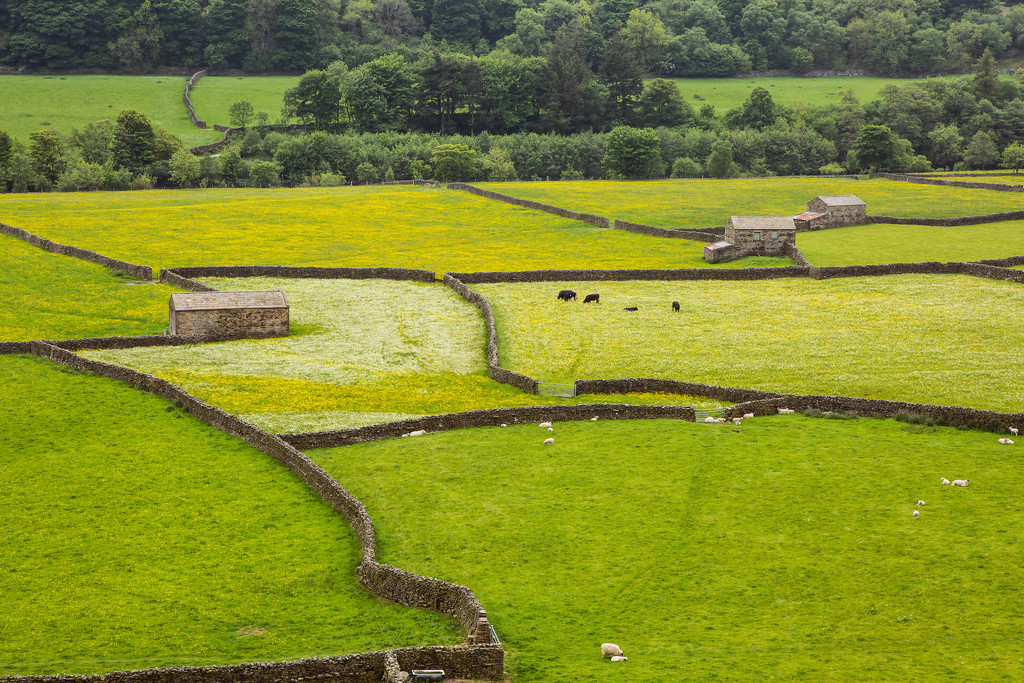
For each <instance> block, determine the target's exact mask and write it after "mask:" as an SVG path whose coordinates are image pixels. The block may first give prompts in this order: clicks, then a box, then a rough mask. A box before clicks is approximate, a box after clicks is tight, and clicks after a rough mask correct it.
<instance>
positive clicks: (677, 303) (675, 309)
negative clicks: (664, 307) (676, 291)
mask: <svg viewBox="0 0 1024 683" xmlns="http://www.w3.org/2000/svg"><path fill="white" fill-rule="evenodd" d="M672 310H673V311H675V312H676V313H678V312H679V302H678V301H673V302H672Z"/></svg>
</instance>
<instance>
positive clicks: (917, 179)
mask: <svg viewBox="0 0 1024 683" xmlns="http://www.w3.org/2000/svg"><path fill="white" fill-rule="evenodd" d="M869 177H870V178H885V179H886V180H896V181H899V182H904V183H919V184H921V185H944V186H946V187H969V188H971V189H975V190H996V191H998V192H1024V185H1004V184H1001V183H972V182H967V181H963V180H942V179H940V178H934V177H926V176H920V175H904V174H900V173H872V174H870V176H869Z"/></svg>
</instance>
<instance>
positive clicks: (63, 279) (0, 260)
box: [0, 235, 178, 341]
mask: <svg viewBox="0 0 1024 683" xmlns="http://www.w3.org/2000/svg"><path fill="white" fill-rule="evenodd" d="M135 283H136V281H135V280H132V279H131V278H129V277H126V276H121V275H118V274H115V273H114V272H112V271H110V270H108V269H106V268H104V267H102V266H97V265H94V264H92V263H86V262H85V261H80V260H78V259H75V258H70V257H67V256H59V255H57V254H49V253H47V252H45V251H43V250H42V249H39V248H38V247H34V246H32V245H30V244H28V243H26V242H22V241H21V240H19V239H15V238H13V237H9V236H7V235H0V291H2V292H3V306H0V341H24V340H28V339H72V338H80V337H108V336H114V335H125V336H134V335H142V334H160V333H161V332H163V330H164V328H166V327H167V299H168V298H169V297H170V295H171V292H176V291H178V290H177V289H174V288H173V287H168V286H166V285H160V284H135Z"/></svg>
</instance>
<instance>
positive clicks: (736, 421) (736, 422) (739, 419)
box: [732, 417, 743, 427]
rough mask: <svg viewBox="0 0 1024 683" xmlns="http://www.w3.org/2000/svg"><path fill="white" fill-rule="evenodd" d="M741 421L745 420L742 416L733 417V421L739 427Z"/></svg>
mask: <svg viewBox="0 0 1024 683" xmlns="http://www.w3.org/2000/svg"><path fill="white" fill-rule="evenodd" d="M741 422H743V418H742V417H734V418H733V419H732V423H733V424H734V425H736V426H737V427H739V426H740V423H741Z"/></svg>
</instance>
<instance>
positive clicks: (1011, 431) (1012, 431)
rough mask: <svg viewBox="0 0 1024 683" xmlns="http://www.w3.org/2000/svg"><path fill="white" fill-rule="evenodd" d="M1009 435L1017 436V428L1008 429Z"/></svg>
mask: <svg viewBox="0 0 1024 683" xmlns="http://www.w3.org/2000/svg"><path fill="white" fill-rule="evenodd" d="M1010 433H1011V434H1013V435H1014V436H1017V428H1016V427H1010Z"/></svg>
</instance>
